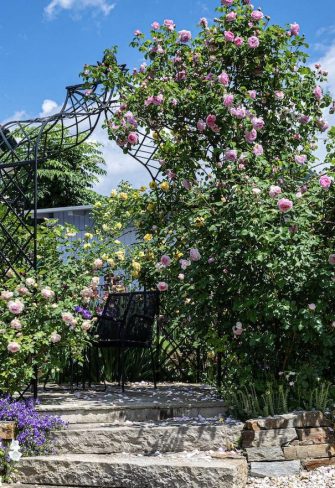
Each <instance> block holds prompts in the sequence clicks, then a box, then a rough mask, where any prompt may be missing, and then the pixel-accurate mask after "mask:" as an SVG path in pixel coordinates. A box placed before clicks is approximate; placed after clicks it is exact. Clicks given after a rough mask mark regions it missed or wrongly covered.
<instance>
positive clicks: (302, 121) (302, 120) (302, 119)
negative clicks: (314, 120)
mask: <svg viewBox="0 0 335 488" xmlns="http://www.w3.org/2000/svg"><path fill="white" fill-rule="evenodd" d="M309 121H310V117H309V116H308V115H301V116H300V117H299V122H300V124H303V125H305V124H308V122H309Z"/></svg>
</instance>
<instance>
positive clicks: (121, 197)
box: [120, 191, 128, 200]
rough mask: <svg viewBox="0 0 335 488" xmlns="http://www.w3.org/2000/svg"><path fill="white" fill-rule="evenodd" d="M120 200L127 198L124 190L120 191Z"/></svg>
mask: <svg viewBox="0 0 335 488" xmlns="http://www.w3.org/2000/svg"><path fill="white" fill-rule="evenodd" d="M120 200H128V195H127V193H125V192H124V191H122V192H121V193H120Z"/></svg>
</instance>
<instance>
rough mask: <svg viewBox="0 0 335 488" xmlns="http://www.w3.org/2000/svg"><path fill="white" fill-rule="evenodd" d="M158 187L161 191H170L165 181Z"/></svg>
mask: <svg viewBox="0 0 335 488" xmlns="http://www.w3.org/2000/svg"><path fill="white" fill-rule="evenodd" d="M160 187H161V189H162V190H163V191H169V190H170V185H169V183H168V182H167V181H163V183H161V185H160Z"/></svg>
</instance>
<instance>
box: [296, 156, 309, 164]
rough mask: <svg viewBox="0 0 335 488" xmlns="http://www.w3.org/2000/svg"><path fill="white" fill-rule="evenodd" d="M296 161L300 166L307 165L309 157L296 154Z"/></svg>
mask: <svg viewBox="0 0 335 488" xmlns="http://www.w3.org/2000/svg"><path fill="white" fill-rule="evenodd" d="M294 160H295V162H296V163H298V164H305V163H306V161H307V156H306V154H296V155H295V156H294Z"/></svg>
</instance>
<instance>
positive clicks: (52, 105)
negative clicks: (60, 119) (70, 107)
mask: <svg viewBox="0 0 335 488" xmlns="http://www.w3.org/2000/svg"><path fill="white" fill-rule="evenodd" d="M61 108H62V106H61V105H58V103H57V102H55V101H54V100H50V99H48V98H46V99H45V100H43V103H42V112H40V113H39V117H48V116H49V115H54V114H56V113H57V112H59V111H60V109H61Z"/></svg>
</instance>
